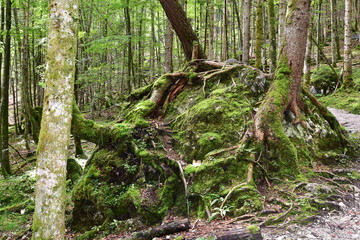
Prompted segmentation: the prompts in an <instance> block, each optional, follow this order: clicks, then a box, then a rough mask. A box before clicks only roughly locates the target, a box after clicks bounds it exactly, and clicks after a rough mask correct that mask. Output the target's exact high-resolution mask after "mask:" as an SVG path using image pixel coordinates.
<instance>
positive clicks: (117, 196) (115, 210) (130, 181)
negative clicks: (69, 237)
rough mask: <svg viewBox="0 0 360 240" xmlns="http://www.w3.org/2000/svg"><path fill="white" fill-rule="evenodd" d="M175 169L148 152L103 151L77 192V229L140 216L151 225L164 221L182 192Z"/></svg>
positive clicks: (89, 165)
mask: <svg viewBox="0 0 360 240" xmlns="http://www.w3.org/2000/svg"><path fill="white" fill-rule="evenodd" d="M175 168H176V165H172V164H171V162H169V160H167V159H161V158H159V156H157V155H155V154H151V153H150V152H147V151H137V153H133V154H132V153H129V152H122V151H117V150H115V149H105V148H104V149H101V150H99V151H98V152H97V153H95V154H94V156H93V158H92V159H91V160H90V162H89V163H88V164H87V167H86V169H85V175H84V177H83V178H82V179H81V180H80V181H79V182H78V183H77V185H76V186H75V188H74V191H73V200H74V211H73V226H74V228H76V229H78V230H88V229H89V228H91V226H94V225H101V224H104V223H106V222H108V221H112V219H118V220H126V219H129V218H135V217H139V216H140V217H141V218H142V220H143V221H144V222H145V223H147V224H154V223H157V222H159V221H161V220H162V218H163V217H164V216H165V215H166V214H167V212H168V210H169V208H170V207H173V206H174V205H175V202H176V200H177V193H178V194H179V193H181V192H182V190H181V188H182V187H183V186H182V185H181V184H180V183H181V182H180V180H179V179H178V177H177V175H176V173H175V172H174V170H173V169H175ZM179 188H180V189H179ZM180 195H181V194H179V196H180ZM179 198H180V197H179Z"/></svg>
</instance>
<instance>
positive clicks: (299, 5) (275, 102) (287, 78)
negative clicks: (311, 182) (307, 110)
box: [253, 0, 311, 175]
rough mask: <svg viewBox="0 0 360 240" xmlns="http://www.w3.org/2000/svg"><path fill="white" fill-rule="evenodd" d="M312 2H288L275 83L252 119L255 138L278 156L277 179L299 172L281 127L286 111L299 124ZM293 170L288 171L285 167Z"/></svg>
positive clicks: (294, 151)
mask: <svg viewBox="0 0 360 240" xmlns="http://www.w3.org/2000/svg"><path fill="white" fill-rule="evenodd" d="M310 1H311V0H290V1H289V4H288V14H287V17H286V22H285V29H284V34H285V36H284V42H283V44H282V48H281V52H280V58H279V63H278V66H277V69H276V73H275V79H274V82H273V83H272V85H271V86H270V89H269V92H268V93H267V95H266V97H265V99H264V101H263V103H262V104H261V106H260V107H259V110H258V112H257V113H256V115H255V117H254V125H255V126H254V129H255V130H254V133H253V134H254V138H255V139H256V140H257V141H259V142H266V143H267V144H269V147H270V148H271V149H272V150H273V151H275V152H276V153H277V154H278V155H279V162H277V163H276V166H277V167H278V168H279V169H278V171H279V174H280V175H286V174H290V175H291V174H296V173H297V172H298V162H297V161H298V156H297V150H296V148H295V146H294V145H293V143H292V142H291V141H290V139H289V138H288V137H287V136H286V134H285V131H284V128H283V126H282V119H283V115H284V112H285V111H286V110H289V111H291V112H293V114H294V115H295V121H294V123H295V124H296V123H297V122H298V120H299V118H298V117H299V106H301V102H300V85H301V77H302V72H303V65H304V57H305V48H306V41H304V39H306V36H307V30H308V25H309V16H310ZM289 165H292V166H294V167H293V168H291V169H289V168H288V166H289Z"/></svg>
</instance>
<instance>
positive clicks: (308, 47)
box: [304, 18, 312, 84]
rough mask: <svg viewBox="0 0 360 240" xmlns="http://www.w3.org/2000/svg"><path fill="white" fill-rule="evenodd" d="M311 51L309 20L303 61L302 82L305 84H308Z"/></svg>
mask: <svg viewBox="0 0 360 240" xmlns="http://www.w3.org/2000/svg"><path fill="white" fill-rule="evenodd" d="M310 19H311V18H310ZM311 49H312V21H311V20H310V24H309V29H308V33H307V40H306V51H305V60H304V81H305V83H306V84H308V83H310V76H311V72H310V70H311V69H310V68H311Z"/></svg>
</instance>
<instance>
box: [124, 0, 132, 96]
mask: <svg viewBox="0 0 360 240" xmlns="http://www.w3.org/2000/svg"><path fill="white" fill-rule="evenodd" d="M124 15H125V22H126V36H127V39H126V40H127V49H128V51H127V54H128V56H127V57H128V58H127V59H128V61H127V74H128V82H127V88H128V91H129V93H130V92H131V89H132V84H133V74H132V73H133V71H132V67H133V56H132V55H133V53H132V35H131V19H130V12H129V0H127V1H126V7H125V8H124Z"/></svg>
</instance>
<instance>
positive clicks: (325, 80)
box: [310, 65, 339, 95]
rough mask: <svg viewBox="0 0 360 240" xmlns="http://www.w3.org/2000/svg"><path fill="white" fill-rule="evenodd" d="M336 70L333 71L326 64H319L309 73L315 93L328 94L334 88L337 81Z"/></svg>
mask: <svg viewBox="0 0 360 240" xmlns="http://www.w3.org/2000/svg"><path fill="white" fill-rule="evenodd" d="M338 75H339V73H338V72H334V71H333V70H332V69H331V68H330V67H329V66H328V65H320V67H319V68H317V69H316V70H315V71H314V72H313V73H312V75H311V79H310V84H311V85H312V86H313V87H314V88H315V89H316V92H317V93H322V94H323V95H328V94H330V93H331V92H333V91H334V90H335V88H336V84H337V82H338V81H339V79H338Z"/></svg>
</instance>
